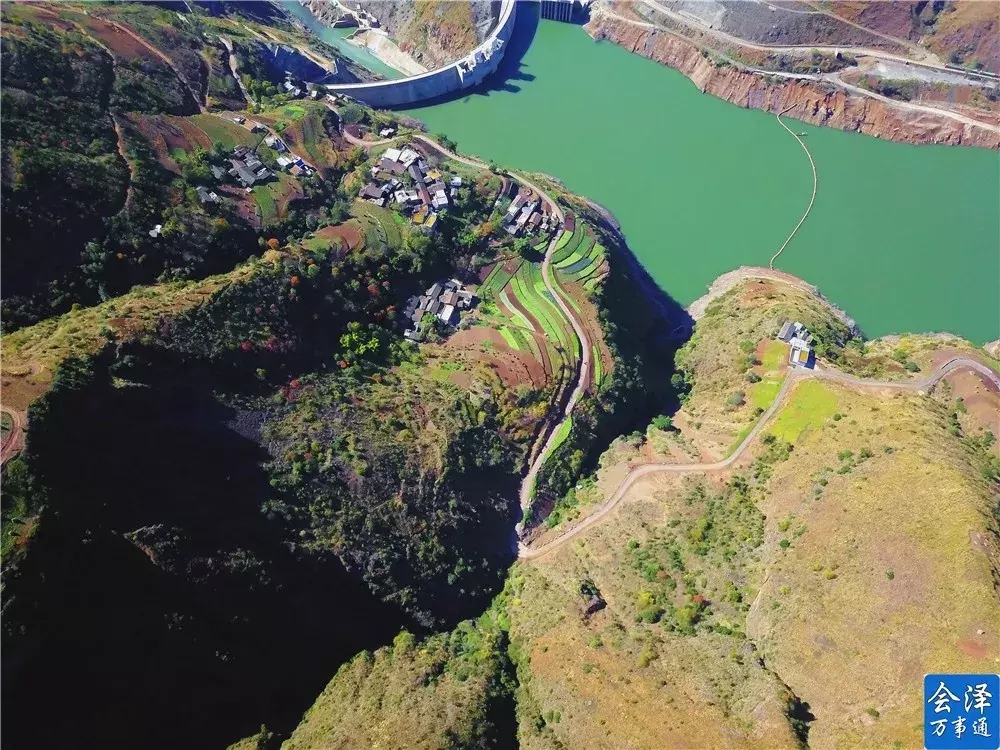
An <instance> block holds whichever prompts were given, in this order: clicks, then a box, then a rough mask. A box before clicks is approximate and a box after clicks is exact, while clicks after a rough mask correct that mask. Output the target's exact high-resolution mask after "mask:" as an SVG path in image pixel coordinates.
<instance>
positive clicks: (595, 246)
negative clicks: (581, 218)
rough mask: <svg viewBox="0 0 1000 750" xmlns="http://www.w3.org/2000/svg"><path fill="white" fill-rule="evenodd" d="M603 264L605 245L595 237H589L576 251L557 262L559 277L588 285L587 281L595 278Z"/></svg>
mask: <svg viewBox="0 0 1000 750" xmlns="http://www.w3.org/2000/svg"><path fill="white" fill-rule="evenodd" d="M603 266H604V247H602V246H601V244H600V243H599V242H597V241H596V240H595V239H594V238H593V237H588V238H587V240H586V241H585V242H583V243H581V244H580V246H579V248H578V249H577V251H576V252H575V253H573V254H572V255H569V256H567V257H566V258H564V259H563V260H562V261H561V262H559V263H557V264H556V275H557V277H558V278H559V279H562V280H565V281H575V282H578V283H581V284H584V285H585V286H586V282H588V281H590V280H591V279H592V278H594V277H595V276H596V275H597V274H598V273H599V272H600V269H601V268H602V267H603ZM589 290H590V288H589V287H588V291H589Z"/></svg>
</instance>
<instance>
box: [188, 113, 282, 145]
mask: <svg viewBox="0 0 1000 750" xmlns="http://www.w3.org/2000/svg"><path fill="white" fill-rule="evenodd" d="M189 119H190V120H191V122H193V123H194V124H195V125H197V126H198V127H199V128H201V129H202V130H203V131H204V132H205V134H206V135H207V136H208V137H209V138H210V139H211V141H212V142H213V143H215V142H216V141H218V142H219V143H221V144H222V145H223V147H225V148H226V149H233V148H236V147H237V146H248V147H249V148H256V147H257V146H258V145H260V143H261V142H262V141H263V140H264V136H263V135H261V134H260V133H251V132H250V131H249V130H247V129H246V128H245V127H243V126H242V125H237V124H236V123H235V122H230V121H229V120H227V119H225V118H224V117H219V116H218V115H192V116H191V117H190V118H189Z"/></svg>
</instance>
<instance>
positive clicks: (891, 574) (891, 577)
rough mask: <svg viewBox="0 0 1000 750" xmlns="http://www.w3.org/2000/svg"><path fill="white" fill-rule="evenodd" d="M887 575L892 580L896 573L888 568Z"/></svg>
mask: <svg viewBox="0 0 1000 750" xmlns="http://www.w3.org/2000/svg"><path fill="white" fill-rule="evenodd" d="M885 577H886V578H888V579H889V580H890V581H891V580H892V579H893V578H895V577H896V574H895V573H893V572H892V571H891V570H887V571H885Z"/></svg>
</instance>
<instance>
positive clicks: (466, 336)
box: [443, 326, 546, 388]
mask: <svg viewBox="0 0 1000 750" xmlns="http://www.w3.org/2000/svg"><path fill="white" fill-rule="evenodd" d="M486 341H489V342H490V343H491V344H492V350H491V351H489V352H487V353H484V352H483V351H482V344H483V343H484V342H486ZM443 346H445V347H447V348H448V349H449V350H450V351H452V352H464V353H465V354H467V355H470V356H471V358H472V359H476V360H478V361H481V362H487V363H489V364H490V365H492V367H493V369H495V370H496V372H497V375H499V376H500V379H501V380H502V381H503V382H504V385H506V386H508V387H511V388H513V387H516V386H518V385H521V384H523V383H531V385H532V386H533V387H542V386H544V385H545V383H546V378H545V373H544V371H543V370H542V367H541V365H540V364H539V362H538V360H536V359H535V358H534V357H532V356H531V354H530V353H529V352H518V351H514V350H513V349H511V348H510V347H509V346H507V342H506V341H504V339H503V336H501V335H500V332H499V331H496V330H494V329H492V328H486V327H484V326H475V327H473V328H468V329H466V330H464V331H457V332H455V333H454V334H452V336H451V337H450V338H449V339H448V340H447V341H446V342H445V343H444V344H443ZM461 374H463V373H452V376H454V375H461ZM452 380H453V381H455V382H456V383H458V384H459V385H461V383H459V382H458V380H456V379H455V378H454V377H452ZM459 380H461V379H459ZM466 381H467V378H466ZM467 385H468V382H466V386H467Z"/></svg>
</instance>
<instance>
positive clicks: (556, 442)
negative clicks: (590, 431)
mask: <svg viewBox="0 0 1000 750" xmlns="http://www.w3.org/2000/svg"><path fill="white" fill-rule="evenodd" d="M572 429H573V419H572V417H570V418H569V419H567V420H566V421H564V422H563V423H562V424H561V425H559V427H558V429H556V432H555V435H553V437H552V450H553V451H555V449H556V448H558V447H559V446H560V445H562V444H563V443H565V442H566V438H568V437H569V433H570V431H571V430H572ZM550 455H551V454H550Z"/></svg>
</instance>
